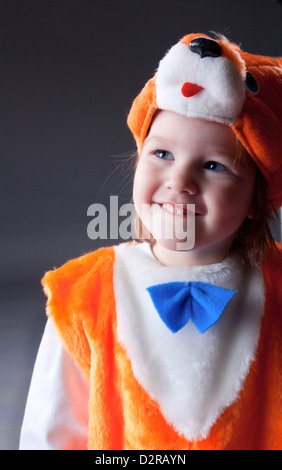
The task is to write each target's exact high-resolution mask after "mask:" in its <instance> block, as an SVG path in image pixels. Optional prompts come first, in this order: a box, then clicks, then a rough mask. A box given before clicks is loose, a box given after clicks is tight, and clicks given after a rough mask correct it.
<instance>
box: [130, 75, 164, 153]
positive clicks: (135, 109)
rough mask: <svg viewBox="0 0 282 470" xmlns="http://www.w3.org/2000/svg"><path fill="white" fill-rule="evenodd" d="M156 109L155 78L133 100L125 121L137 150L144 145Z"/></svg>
mask: <svg viewBox="0 0 282 470" xmlns="http://www.w3.org/2000/svg"><path fill="white" fill-rule="evenodd" d="M156 109H157V104H156V85H155V77H153V78H151V80H149V81H148V82H147V83H146V85H145V87H144V88H143V90H142V91H141V93H140V94H139V95H138V96H137V97H136V98H135V100H134V102H133V105H132V108H131V110H130V113H129V115H128V119H127V124H128V127H129V129H130V130H131V132H132V133H133V135H134V137H135V140H136V143H137V146H138V149H139V150H140V148H141V147H142V145H143V143H144V140H145V138H146V134H147V130H148V128H149V126H150V122H151V120H152V118H153V115H154V113H155V111H156Z"/></svg>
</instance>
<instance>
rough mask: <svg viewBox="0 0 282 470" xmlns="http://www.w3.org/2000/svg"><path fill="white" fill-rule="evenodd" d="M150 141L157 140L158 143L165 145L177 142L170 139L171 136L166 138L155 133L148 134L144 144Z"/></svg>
mask: <svg viewBox="0 0 282 470" xmlns="http://www.w3.org/2000/svg"><path fill="white" fill-rule="evenodd" d="M151 141H155V142H158V143H161V144H162V145H164V146H166V145H171V144H176V143H177V140H176V139H171V138H168V137H165V136H159V135H157V134H152V135H149V136H148V137H147V139H146V140H145V142H144V146H145V145H146V144H147V143H148V144H149V143H150V142H151Z"/></svg>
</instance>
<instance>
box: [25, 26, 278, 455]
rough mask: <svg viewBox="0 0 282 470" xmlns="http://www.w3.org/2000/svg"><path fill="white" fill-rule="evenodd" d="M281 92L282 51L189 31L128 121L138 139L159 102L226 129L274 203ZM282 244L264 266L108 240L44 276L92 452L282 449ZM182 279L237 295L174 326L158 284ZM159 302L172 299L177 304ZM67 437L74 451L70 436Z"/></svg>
mask: <svg viewBox="0 0 282 470" xmlns="http://www.w3.org/2000/svg"><path fill="white" fill-rule="evenodd" d="M281 89H282V71H281V62H280V60H279V59H276V58H270V57H262V56H255V55H251V54H248V53H246V52H243V51H241V50H240V49H239V47H238V46H236V45H235V44H231V43H229V42H228V41H227V40H225V39H218V40H215V39H212V38H210V37H208V36H206V35H202V34H192V35H188V36H185V37H184V38H183V39H182V40H181V41H180V42H179V43H178V44H176V45H175V46H173V47H172V48H171V49H170V50H169V51H168V53H167V54H166V55H165V57H164V58H163V60H162V61H161V62H160V64H159V68H158V70H157V72H156V74H155V76H154V77H153V78H152V79H150V80H149V82H148V83H147V84H146V86H145V87H144V89H143V90H142V91H141V93H140V94H139V95H138V97H137V98H136V100H135V101H134V103H133V105H132V108H131V111H130V113H129V117H128V125H129V127H130V129H131V131H132V133H133V135H134V137H135V140H136V143H137V146H138V148H139V149H141V148H142V145H143V143H144V140H145V138H146V135H147V134H148V129H149V127H150V124H151V122H152V118H153V116H154V114H155V112H156V111H157V110H158V109H162V110H170V111H174V112H176V113H179V114H183V115H185V116H188V117H192V118H195V119H207V120H213V121H216V122H220V123H224V124H226V125H228V126H231V127H232V129H233V131H234V132H235V134H236V135H237V137H238V139H239V140H240V142H241V143H242V144H243V145H244V147H245V148H246V149H247V151H248V153H249V154H250V156H251V157H252V158H253V160H254V161H255V163H256V165H257V166H258V168H259V169H260V171H261V172H262V174H263V175H264V177H265V179H266V181H267V183H268V200H269V202H270V204H271V205H272V206H273V207H274V208H276V209H277V208H279V207H280V205H281V202H282V187H281V178H282V167H281V160H282V159H281V148H282V132H281V131H282V129H281V117H282V116H281ZM281 251H282V247H281V245H279V244H277V253H276V254H274V253H273V252H270V251H269V252H266V255H265V261H264V264H263V266H262V268H258V267H254V266H250V265H247V264H243V263H242V261H241V259H240V258H239V257H238V256H236V254H233V255H232V256H231V255H230V256H229V257H227V258H226V259H224V260H223V261H222V262H220V263H215V264H213V265H207V266H181V267H179V266H178V267H173V266H172V267H168V266H163V265H161V264H160V263H159V262H158V261H157V260H156V259H155V258H154V256H153V254H152V252H151V249H150V246H149V244H147V243H129V244H121V245H118V246H115V247H108V248H101V249H100V250H97V251H96V252H93V253H89V254H87V255H84V256H82V257H80V258H77V259H74V260H71V261H69V262H68V263H66V264H65V265H64V266H62V267H61V268H59V269H57V270H54V271H50V272H48V273H47V274H46V275H45V276H44V278H43V281H42V283H43V286H44V289H45V292H46V294H47V296H48V304H47V312H48V316H49V318H50V320H51V321H52V322H53V324H54V325H55V328H56V330H57V333H58V337H59V338H60V340H61V342H62V344H63V345H64V348H65V351H66V353H65V354H67V355H68V357H71V358H72V359H73V360H74V366H73V367H77V366H78V369H79V370H81V371H82V372H83V374H84V376H85V378H86V382H87V389H88V391H89V401H88V403H87V408H88V414H89V416H88V418H87V421H88V423H87V431H85V432H86V434H87V436H86V437H85V441H84V442H85V446H87V448H88V449H91V450H93V449H100V450H122V449H124V450H134V449H135V450H146V449H147V450H148V449H153V450H189V449H190V450H191V449H195V450H196V449H198V450H201V449H203V450H213V449H214V450H231V449H233V450H240V449H242V450H243V449H245V450H264V449H265V450H275V449H277V450H278V449H281V448H282V413H281V411H282V407H281V405H282V403H281V399H282V316H281V307H282V288H281V271H282V261H281V255H282V253H281ZM175 282H177V283H184V284H185V285H186V286H187V285H188V284H189V286H190V285H193V286H195V285H197V287H198V286H200V287H202V285H203V284H204V285H207V283H208V285H212V286H213V287H216V288H218V289H221V291H220V293H222V294H220V296H219V297H220V299H222V296H223V295H224V294H223V293H224V292H225V291H226V290H227V289H228V290H230V289H232V295H230V298H228V300H227V301H226V303H224V305H223V307H222V308H221V312H220V315H219V316H218V318H216V320H215V321H214V322H212V324H211V325H210V326H209V327H208V328H207V329H205V331H204V332H203V331H200V330H199V328H198V326H199V324H198V323H199V322H197V321H196V316H195V317H194V316H193V315H192V314H191V315H190V314H189V319H188V320H185V322H184V324H181V325H180V326H179V327H178V328H177V331H175V332H172V331H171V329H170V328H168V326H167V324H166V322H165V321H164V318H163V316H162V313H160V312H158V311H157V307H156V303H155V302H154V301H153V300H154V298H153V297H152V296H151V295H150V286H156V285H165V286H167V285H168V283H175ZM233 293H236V294H235V295H234V296H233ZM162 295H163V294H162ZM162 295H161V297H162ZM203 298H204V295H203V294H200V301H202V300H203ZM157 300H158V301H159V300H161V301H162V304H163V305H164V308H165V307H166V303H169V302H170V299H169V298H168V300H165V302H163V298H161V299H157ZM210 300H211V299H210V297H209V296H208V301H210ZM219 303H220V300H219V299H217V300H215V304H216V305H215V306H218V304H219ZM189 305H192V304H189ZM209 305H211V304H209ZM191 308H192V307H191ZM193 308H194V307H193ZM197 309H198V311H199V312H200V316H201V312H202V311H203V310H202V309H201V308H200V307H197V308H196V307H195V311H196V310H197ZM199 321H200V324H201V321H202V319H201V318H200V320H199ZM39 369H40V365H39V364H38V366H37V370H39ZM41 373H42V372H41ZM35 375H36V371H35ZM32 396H33V397H34V393H33V395H32ZM31 401H32V400H31V399H30V400H29V405H28V406H27V410H26V417H25V421H24V426H23V430H22V448H28V447H32V445H33V444H32V438H29V437H26V438H25V435H27V434H28V432H29V430H30V429H31V425H30V424H29V425H28V424H27V422H28V421H29V420H30V419H31V418H29V416H32V413H31V412H30V411H29V407H32V404H31ZM77 402H79V399H77ZM78 410H79V405H77V408H76V412H77V413H78ZM55 413H56V411H55ZM62 416H63V414H62ZM64 419H65V421H68V418H67V416H65V415H64ZM33 426H34V423H33ZM66 428H67V424H66V423H64V422H61V423H60V425H58V429H57V431H56V432H57V433H60V434H63V433H64V432H66V434H68V431H66ZM52 432H53V433H54V432H55V431H54V430H53V429H52V426H51V427H50V435H51V434H52ZM46 440H48V438H46ZM86 441H87V444H86ZM64 446H65V448H68V449H71V448H76V444H75V437H74V436H71V433H70V438H69V439H66V441H65V444H64ZM85 448H86V447H85Z"/></svg>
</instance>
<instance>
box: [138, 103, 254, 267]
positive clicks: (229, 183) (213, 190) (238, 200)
mask: <svg viewBox="0 0 282 470" xmlns="http://www.w3.org/2000/svg"><path fill="white" fill-rule="evenodd" d="M238 145H240V146H241V144H239V143H238V141H237V140H236V137H235V135H234V133H233V131H232V130H231V129H230V128H229V127H228V126H227V125H224V124H219V123H215V122H212V121H205V120H200V119H193V118H187V117H185V116H181V115H180V114H176V113H173V112H170V111H159V112H158V113H157V115H156V116H155V118H154V120H153V123H152V125H151V129H150V132H149V134H148V136H147V138H146V140H145V142H144V145H143V148H142V150H141V153H140V156H139V160H138V164H137V168H136V173H135V179H134V188H133V198H134V203H135V208H136V211H137V214H138V216H139V217H140V219H141V221H142V223H143V225H144V226H145V227H146V228H147V229H148V230H149V232H150V233H151V234H152V235H153V237H154V238H155V239H156V243H155V245H154V247H153V251H154V254H155V256H156V258H157V259H159V261H160V262H161V263H163V264H165V265H195V264H211V263H214V262H218V261H221V260H222V259H223V258H224V257H225V256H226V255H227V254H228V251H229V249H230V247H231V245H232V243H233V241H234V239H235V237H236V233H237V231H238V229H239V228H240V226H241V225H242V223H243V221H244V220H245V218H246V217H251V216H252V199H253V193H254V185H255V175H256V167H255V164H254V163H253V161H252V160H251V158H250V157H249V156H248V154H247V152H246V151H245V150H244V149H243V147H242V146H241V147H242V148H241V149H239V148H238ZM239 150H241V152H242V156H241V158H240V159H238V160H239V161H237V162H236V157H237V155H238V151H239ZM187 204H189V205H190V204H192V205H193V206H189V209H191V208H192V209H193V207H194V208H195V210H194V211H193V210H192V211H190V210H189V211H188V212H187V210H186V209H187ZM183 208H184V209H183ZM160 227H162V230H160ZM164 227H165V230H164V229H163V228H164ZM180 227H181V229H182V228H183V231H185V230H186V229H187V233H188V235H187V239H186V242H188V243H185V244H183V240H184V238H183V239H179V237H178V233H180V232H181V231H179V228H180ZM193 232H194V235H195V240H194V241H193V240H192V238H193ZM173 233H174V236H172V234H173ZM181 233H182V232H181ZM168 234H169V235H168ZM175 234H176V235H175ZM189 238H190V242H191V243H190V244H189Z"/></svg>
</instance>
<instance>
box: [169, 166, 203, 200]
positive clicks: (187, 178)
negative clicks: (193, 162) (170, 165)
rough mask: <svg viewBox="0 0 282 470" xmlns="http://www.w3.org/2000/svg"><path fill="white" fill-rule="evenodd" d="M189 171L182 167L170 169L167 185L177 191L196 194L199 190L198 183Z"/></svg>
mask: <svg viewBox="0 0 282 470" xmlns="http://www.w3.org/2000/svg"><path fill="white" fill-rule="evenodd" d="M189 173H190V172H189ZM189 173H188V172H187V171H185V170H183V169H181V168H178V169H174V170H173V171H170V173H169V176H168V179H167V181H166V183H165V187H166V188H167V189H171V190H173V191H175V192H177V193H181V192H186V193H188V194H189V195H191V196H194V195H195V194H197V192H198V185H197V182H196V180H195V177H194V176H193V175H192V174H189Z"/></svg>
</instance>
